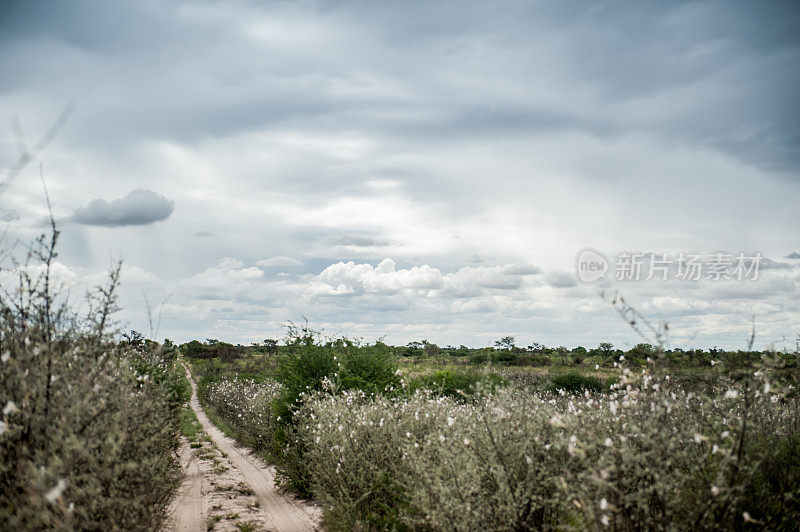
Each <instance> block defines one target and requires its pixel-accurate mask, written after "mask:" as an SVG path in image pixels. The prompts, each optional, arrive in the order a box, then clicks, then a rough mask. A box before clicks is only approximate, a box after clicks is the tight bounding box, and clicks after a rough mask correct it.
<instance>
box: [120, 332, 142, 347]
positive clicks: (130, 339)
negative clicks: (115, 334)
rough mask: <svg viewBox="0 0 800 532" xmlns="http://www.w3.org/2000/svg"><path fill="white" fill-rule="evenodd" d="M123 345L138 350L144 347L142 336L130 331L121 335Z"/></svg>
mask: <svg viewBox="0 0 800 532" xmlns="http://www.w3.org/2000/svg"><path fill="white" fill-rule="evenodd" d="M122 338H123V342H122V343H123V344H126V345H128V346H129V347H133V348H134V349H135V348H138V347H142V346H143V345H144V335H143V334H142V333H140V332H139V331H134V330H133V329H131V332H130V333H122Z"/></svg>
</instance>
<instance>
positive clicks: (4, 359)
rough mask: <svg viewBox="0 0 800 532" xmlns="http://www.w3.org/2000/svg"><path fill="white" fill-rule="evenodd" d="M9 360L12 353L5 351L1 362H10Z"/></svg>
mask: <svg viewBox="0 0 800 532" xmlns="http://www.w3.org/2000/svg"><path fill="white" fill-rule="evenodd" d="M9 358H11V353H9V352H8V351H3V354H2V355H0V362H8V359H9Z"/></svg>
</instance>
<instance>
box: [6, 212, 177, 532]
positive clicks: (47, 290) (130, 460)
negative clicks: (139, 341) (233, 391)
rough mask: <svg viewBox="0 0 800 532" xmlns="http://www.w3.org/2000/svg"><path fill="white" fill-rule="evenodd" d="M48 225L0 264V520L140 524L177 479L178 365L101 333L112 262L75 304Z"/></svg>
mask: <svg viewBox="0 0 800 532" xmlns="http://www.w3.org/2000/svg"><path fill="white" fill-rule="evenodd" d="M57 237H58V232H57V231H56V230H55V227H53V232H52V234H51V237H50V238H45V237H44V236H43V237H42V238H40V239H39V240H38V241H37V242H36V245H34V246H33V247H32V249H31V251H30V252H29V253H28V259H27V261H26V262H25V263H24V264H17V263H15V262H13V261H12V264H11V267H10V268H9V269H6V270H2V271H0V275H2V276H3V284H2V287H3V291H2V293H0V357H1V359H2V363H0V405H2V421H1V422H0V486H2V490H0V528H3V529H5V530H41V529H46V528H47V529H50V528H55V529H76V530H88V529H93V530H152V529H154V528H156V527H158V526H159V524H160V523H161V522H162V520H163V518H164V516H165V508H166V506H167V504H168V503H169V500H170V498H171V496H172V494H173V492H174V490H175V488H176V486H177V484H178V481H179V476H180V470H179V467H178V466H177V463H176V460H175V455H174V450H175V448H176V444H177V420H178V417H177V411H178V408H179V406H180V402H181V400H182V397H181V394H180V393H179V388H180V384H179V381H178V374H177V373H176V372H175V370H174V368H173V367H172V365H171V364H170V363H169V362H168V361H167V360H165V359H164V358H162V356H161V353H160V351H159V349H153V347H154V346H153V345H151V346H150V348H148V349H147V350H144V349H142V350H141V351H135V350H131V349H130V348H129V347H121V346H119V345H117V344H116V343H115V342H114V341H113V338H112V335H111V332H113V331H111V330H110V327H111V323H110V320H111V315H112V313H113V312H114V311H115V310H116V296H115V289H116V287H117V283H118V279H119V267H117V268H116V269H114V270H112V272H111V274H110V279H109V283H108V284H107V285H106V286H105V287H99V288H98V289H97V291H96V292H94V293H93V294H92V295H91V296H90V297H89V305H88V306H89V311H88V313H87V314H86V315H85V316H79V315H78V314H77V313H76V312H74V311H73V307H72V306H71V305H70V303H69V301H68V300H67V298H66V296H65V294H64V293H63V292H61V291H60V287H58V286H55V283H54V281H53V264H54V259H55V256H56V254H55V245H56V241H57Z"/></svg>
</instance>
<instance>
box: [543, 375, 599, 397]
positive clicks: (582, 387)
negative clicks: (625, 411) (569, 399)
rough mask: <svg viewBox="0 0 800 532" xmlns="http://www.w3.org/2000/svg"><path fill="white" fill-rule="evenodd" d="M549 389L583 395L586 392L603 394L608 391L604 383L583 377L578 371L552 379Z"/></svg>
mask: <svg viewBox="0 0 800 532" xmlns="http://www.w3.org/2000/svg"><path fill="white" fill-rule="evenodd" d="M549 389H550V390H551V391H554V392H555V391H560V390H564V391H565V392H568V393H582V392H584V391H587V390H588V391H590V392H601V391H603V390H606V389H607V386H605V384H603V381H601V380H600V379H598V378H597V377H592V376H591V375H581V374H580V373H578V372H576V371H570V372H569V373H561V374H558V375H553V376H551V377H550V385H549Z"/></svg>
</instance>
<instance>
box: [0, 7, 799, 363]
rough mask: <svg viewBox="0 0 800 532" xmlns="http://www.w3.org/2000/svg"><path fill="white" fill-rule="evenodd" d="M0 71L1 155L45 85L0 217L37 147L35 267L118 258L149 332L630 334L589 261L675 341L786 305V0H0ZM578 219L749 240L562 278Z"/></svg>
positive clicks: (792, 229)
mask: <svg viewBox="0 0 800 532" xmlns="http://www.w3.org/2000/svg"><path fill="white" fill-rule="evenodd" d="M0 72H2V74H0V177H4V176H6V174H7V172H8V171H9V170H10V169H11V167H12V165H13V164H14V163H15V162H16V161H17V159H18V157H19V149H20V148H19V140H20V136H19V135H18V134H15V131H16V130H18V128H16V127H15V126H14V125H13V123H14V121H15V117H17V118H18V121H19V124H21V131H22V132H23V137H22V138H24V140H25V142H26V144H27V145H28V146H29V147H30V146H33V145H34V144H35V143H36V142H37V141H38V140H39V138H40V137H41V136H42V135H43V134H44V133H45V132H46V131H47V129H48V127H49V126H50V125H51V124H52V123H53V121H54V120H55V119H56V117H57V116H58V115H59V113H61V111H62V110H63V109H64V108H65V106H66V105H67V104H69V103H72V104H74V110H73V112H72V113H71V114H70V116H69V119H68V120H67V122H66V124H65V125H64V127H63V128H62V129H61V130H60V131H59V133H58V135H57V136H56V137H55V139H54V140H53V142H52V143H51V144H50V145H49V146H48V147H47V149H46V150H45V151H44V152H42V153H41V155H39V156H37V157H36V158H35V160H34V161H33V162H32V163H31V164H30V165H28V166H27V167H26V168H25V170H24V171H23V172H22V173H21V174H20V175H19V176H18V177H17V178H16V179H15V180H13V182H10V183H6V185H7V187H6V188H5V190H4V191H3V192H2V195H0V215H2V216H1V218H2V220H3V221H2V223H3V224H4V225H5V226H6V227H7V234H8V237H7V239H9V240H10V241H13V240H16V239H21V240H22V241H25V240H26V239H30V238H31V237H32V236H34V235H35V234H36V233H37V232H40V231H41V230H42V219H43V217H44V216H45V214H46V205H45V200H44V195H43V192H42V186H41V182H40V179H39V175H38V173H39V170H38V164H39V163H40V162H41V163H43V165H44V173H45V176H46V182H47V186H48V189H49V193H50V197H51V199H52V202H53V210H54V214H55V216H56V218H57V219H58V221H59V224H60V228H61V230H62V231H63V234H62V241H61V248H60V256H59V263H58V264H57V272H58V275H59V279H61V280H62V281H63V282H64V283H66V284H68V285H69V286H70V287H71V289H73V290H78V289H79V287H81V286H86V285H92V284H96V283H97V282H99V280H101V279H102V273H103V271H105V270H106V269H107V268H108V266H109V264H110V263H111V262H112V261H113V260H114V259H117V258H121V259H122V260H123V261H124V270H123V272H124V273H123V287H122V292H121V294H122V300H121V302H122V304H123V306H124V311H123V312H122V313H121V314H120V315H119V316H118V317H119V318H120V319H121V320H123V321H125V322H126V323H127V324H128V326H129V327H133V328H136V329H139V330H144V331H147V330H148V325H147V319H146V305H145V302H144V295H143V294H146V296H147V298H148V299H149V301H150V305H151V306H152V307H153V308H154V309H157V310H160V312H161V327H160V331H159V335H158V336H159V339H163V338H164V337H168V338H171V339H173V340H177V341H185V340H188V339H192V338H199V339H205V338H219V339H223V340H228V341H234V342H242V343H249V342H251V341H255V340H263V339H264V338H267V337H278V336H280V335H281V334H282V332H281V324H282V323H285V322H286V321H287V320H299V319H302V316H305V317H306V318H308V319H309V321H310V322H311V325H312V326H313V327H315V328H320V329H324V331H325V332H326V333H328V334H346V335H349V336H356V337H364V338H366V339H369V340H372V339H375V338H378V337H381V336H385V337H386V339H387V341H389V342H392V343H406V342H409V341H411V340H421V339H423V338H425V339H428V340H430V341H433V342H436V343H439V344H441V345H444V344H454V345H458V344H466V345H474V346H481V345H491V344H492V343H493V341H494V340H495V339H497V338H499V337H500V336H505V335H513V336H516V337H517V340H518V343H519V344H521V345H527V344H530V343H531V342H534V341H538V342H544V343H547V344H555V345H560V344H563V345H567V346H575V345H584V346H587V347H593V346H596V345H597V344H598V343H599V342H601V341H606V340H608V341H612V342H614V343H615V344H617V345H620V346H627V345H632V344H635V343H637V342H638V341H639V339H638V338H637V337H636V336H635V334H634V333H633V332H632V331H631V330H630V328H628V327H627V326H626V324H625V323H624V322H623V321H622V320H621V319H620V318H619V316H618V315H617V314H616V312H615V310H614V309H613V308H612V307H611V306H610V305H609V304H608V302H606V301H604V300H603V298H602V297H601V296H600V294H599V291H600V289H603V288H604V289H605V290H607V291H613V290H615V289H618V290H620V291H621V292H622V293H623V294H624V295H625V296H626V299H627V300H628V301H630V302H631V303H632V304H634V305H635V306H636V308H637V309H638V310H640V311H641V312H642V313H643V314H645V315H646V316H648V317H650V318H652V319H653V320H654V321H658V320H659V319H665V320H668V321H669V322H670V323H671V329H672V344H671V345H672V346H676V347H687V346H701V347H710V346H713V345H718V346H725V347H736V348H738V347H744V346H745V345H746V340H747V336H748V333H749V329H750V327H751V325H752V321H753V317H754V316H755V321H756V327H757V331H758V336H757V344H758V345H759V347H764V346H767V345H769V344H773V343H775V344H776V346H777V347H781V346H786V345H787V344H782V343H780V342H781V339H783V338H786V339H788V340H789V341H790V342H791V344H792V345H793V344H794V338H795V336H796V335H797V334H798V333H800V260H798V259H800V255H797V253H799V252H800V208H798V202H799V200H800V90H799V89H800V6H799V5H798V4H797V3H796V2H785V3H779V2H769V1H753V2H731V1H724V2H722V1H720V2H708V1H698V2H661V1H657V2H656V1H654V2H624V1H614V2H569V1H567V2H563V1H559V2H522V1H514V2H485V1H475V2H472V1H457V2H456V1H453V2H430V1H425V2H405V1H404V2H368V1H363V2H348V1H332V2H284V1H280V2H230V1H226V2H211V1H198V2H173V1H151V0H146V1H137V2H125V3H123V2H107V1H97V2H86V1H82V2H78V1H63V2H34V1H25V2H22V1H20V2H8V1H2V2H0ZM584 248H593V249H596V250H598V251H600V252H601V253H602V254H604V255H606V256H608V257H612V256H614V255H617V254H619V253H621V252H624V251H627V252H632V253H637V252H642V253H644V252H653V253H659V254H660V253H668V254H670V255H671V256H673V255H677V254H679V253H681V252H693V253H706V254H711V253H717V252H723V253H730V254H738V253H747V254H754V253H756V252H759V253H761V254H762V255H763V256H764V257H766V258H768V259H770V260H771V261H772V262H765V263H764V265H763V266H764V267H763V268H762V269H761V271H760V272H759V273H760V275H759V278H758V279H757V280H755V281H738V280H730V281H725V280H722V281H714V280H706V279H702V280H700V281H696V282H695V281H688V282H687V281H679V280H674V279H672V280H670V281H667V282H657V281H654V280H651V281H644V280H642V281H638V282H635V281H627V282H624V281H623V282H619V281H616V280H615V279H613V278H612V277H613V276H609V278H607V279H606V280H605V281H602V282H600V283H594V284H584V283H581V282H578V281H577V280H576V276H575V263H576V256H577V255H578V253H579V252H580V251H581V250H582V249H584ZM793 254H794V255H793ZM792 257H794V258H792ZM611 273H613V272H611Z"/></svg>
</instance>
